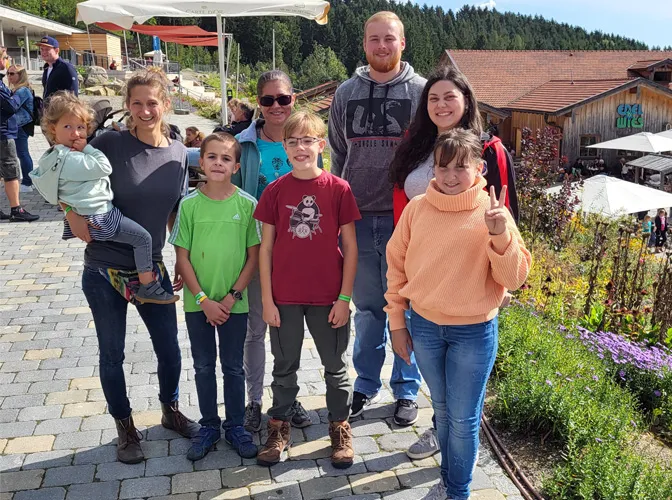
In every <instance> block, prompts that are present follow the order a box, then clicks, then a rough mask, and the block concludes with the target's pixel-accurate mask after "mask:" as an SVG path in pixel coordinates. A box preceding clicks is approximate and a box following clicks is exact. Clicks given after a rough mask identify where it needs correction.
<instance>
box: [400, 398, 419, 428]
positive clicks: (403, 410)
mask: <svg viewBox="0 0 672 500" xmlns="http://www.w3.org/2000/svg"><path fill="white" fill-rule="evenodd" d="M417 421H418V405H417V403H416V402H415V401H411V400H410V399H398V400H397V407H396V408H395V410H394V423H395V424H397V425H399V426H401V427H408V426H409V425H413V424H414V423H416V422H417Z"/></svg>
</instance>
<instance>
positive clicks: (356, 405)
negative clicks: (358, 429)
mask: <svg viewBox="0 0 672 500" xmlns="http://www.w3.org/2000/svg"><path fill="white" fill-rule="evenodd" d="M378 401H380V393H377V394H374V395H373V396H371V397H370V398H368V397H366V394H364V393H362V392H357V391H355V392H354V393H353V394H352V406H351V407H350V416H351V417H359V416H360V415H361V414H362V413H363V412H364V409H365V408H366V407H367V406H371V405H372V404H374V403H377V402H378Z"/></svg>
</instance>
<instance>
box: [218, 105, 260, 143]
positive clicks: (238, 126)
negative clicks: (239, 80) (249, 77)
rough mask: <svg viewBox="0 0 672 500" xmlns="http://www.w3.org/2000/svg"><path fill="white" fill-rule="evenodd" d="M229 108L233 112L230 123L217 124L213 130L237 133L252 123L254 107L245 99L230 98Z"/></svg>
mask: <svg viewBox="0 0 672 500" xmlns="http://www.w3.org/2000/svg"><path fill="white" fill-rule="evenodd" d="M229 109H230V110H231V113H232V114H233V121H232V122H231V124H230V125H226V126H222V125H218V126H217V127H216V128H215V130H214V132H226V133H227V134H232V135H237V134H240V133H241V132H242V131H243V130H245V129H246V128H248V127H249V126H250V124H251V123H252V118H253V117H254V107H253V106H252V105H251V104H250V103H249V101H248V100H247V99H231V101H230V102H229Z"/></svg>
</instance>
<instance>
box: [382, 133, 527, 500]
mask: <svg viewBox="0 0 672 500" xmlns="http://www.w3.org/2000/svg"><path fill="white" fill-rule="evenodd" d="M481 151H482V146H481V142H480V140H479V138H478V137H477V136H476V135H475V134H474V133H473V132H470V131H465V130H463V129H453V130H451V131H450V132H448V133H446V134H444V135H441V136H440V137H439V138H438V139H437V142H436V146H435V148H434V176H435V178H434V179H432V181H431V183H430V185H429V187H428V188H427V192H426V193H425V194H424V195H420V196H417V197H416V198H413V200H411V202H410V203H409V205H408V206H407V207H406V208H405V209H404V212H403V214H402V215H401V219H400V220H399V223H398V225H397V227H396V229H395V231H394V234H393V235H392V238H391V239H390V242H389V243H388V245H387V263H388V271H387V282H388V283H387V286H388V288H387V293H386V294H385V298H386V300H387V307H386V308H385V310H386V312H387V313H388V315H389V321H390V330H391V331H392V347H393V348H394V351H395V352H396V353H397V354H398V355H399V356H401V357H402V358H403V359H404V360H405V361H406V362H407V363H409V362H410V354H411V352H413V351H415V357H416V360H417V363H418V366H419V368H420V372H421V373H422V376H423V377H424V378H425V380H426V381H427V385H428V386H429V390H430V392H431V395H432V405H433V407H434V413H435V415H436V423H437V431H438V437H439V445H440V448H441V464H442V465H441V477H442V481H440V482H439V484H437V485H436V486H435V487H434V488H432V490H431V491H430V492H429V494H428V495H427V496H426V497H425V498H426V499H432V500H434V499H436V500H444V499H447V498H450V499H454V500H463V499H464V500H466V499H467V498H469V485H470V483H471V479H472V473H473V466H474V464H475V460H476V452H477V450H478V444H479V439H478V429H479V424H480V419H481V411H482V409H483V400H484V397H485V386H486V383H487V380H488V377H489V376H490V371H491V370H492V366H493V364H494V362H495V357H496V355H497V338H498V331H497V314H498V312H499V305H500V304H501V302H502V299H503V298H504V294H505V293H506V291H507V290H516V289H517V288H519V287H520V286H521V285H522V284H523V283H524V282H525V280H526V279H527V275H528V273H529V270H530V265H531V263H532V258H531V256H530V253H529V252H528V251H527V249H526V248H525V243H524V242H523V240H522V238H521V237H520V233H519V232H518V228H517V227H516V224H515V222H514V221H513V218H512V217H511V214H510V213H509V211H508V210H507V209H506V207H505V204H504V200H505V199H506V186H504V187H503V188H502V192H501V193H500V196H499V199H497V198H496V197H495V194H494V192H493V190H492V188H491V190H490V195H489V196H488V193H487V192H486V191H484V190H483V188H484V187H485V185H486V181H485V179H484V178H483V175H482V171H483V160H481ZM409 308H411V320H410V331H411V332H412V333H409V331H408V329H407V328H406V321H405V318H404V311H406V310H408V309H409Z"/></svg>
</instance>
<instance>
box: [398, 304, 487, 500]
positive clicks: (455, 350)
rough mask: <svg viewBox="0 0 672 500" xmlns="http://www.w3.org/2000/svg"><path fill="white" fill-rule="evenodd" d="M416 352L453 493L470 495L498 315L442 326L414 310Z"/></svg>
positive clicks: (456, 496) (458, 498) (458, 497)
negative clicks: (456, 324)
mask: <svg viewBox="0 0 672 500" xmlns="http://www.w3.org/2000/svg"><path fill="white" fill-rule="evenodd" d="M411 337H412V338H413V350H414V351H415V356H416V358H417V360H418V365H419V366H420V371H421V372H422V376H423V377H425V381H427V385H428V386H429V391H430V393H431V396H432V406H433V407H434V415H435V417H436V426H437V433H438V438H439V445H440V447H441V477H442V479H443V482H444V484H445V486H446V489H447V491H448V497H449V498H454V499H455V500H466V499H467V498H469V485H470V484H471V480H472V468H473V465H474V462H475V461H476V452H477V451H478V443H479V439H478V429H479V427H480V424H481V412H482V410H483V401H484V399H485V386H486V383H487V381H488V377H489V376H490V372H491V371H492V366H493V365H494V363H495V357H496V356H497V341H498V331H497V318H494V319H492V320H490V321H487V322H485V323H479V324H476V325H459V326H439V325H437V324H435V323H432V322H431V321H429V320H426V319H425V318H423V317H422V316H420V315H419V314H418V313H416V312H415V311H411Z"/></svg>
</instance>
